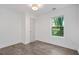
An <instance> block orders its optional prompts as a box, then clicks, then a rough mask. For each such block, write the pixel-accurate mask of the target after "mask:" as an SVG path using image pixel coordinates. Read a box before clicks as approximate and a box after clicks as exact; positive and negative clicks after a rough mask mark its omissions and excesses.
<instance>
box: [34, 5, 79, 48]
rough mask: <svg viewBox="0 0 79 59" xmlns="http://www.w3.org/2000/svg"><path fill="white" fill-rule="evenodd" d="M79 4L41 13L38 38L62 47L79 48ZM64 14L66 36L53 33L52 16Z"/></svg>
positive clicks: (38, 23)
mask: <svg viewBox="0 0 79 59" xmlns="http://www.w3.org/2000/svg"><path fill="white" fill-rule="evenodd" d="M78 9H79V6H78V5H71V6H68V7H64V8H62V9H58V10H55V11H50V12H48V13H46V14H41V15H40V16H39V17H38V18H37V20H36V26H35V30H36V32H35V33H36V34H35V38H36V40H40V41H43V42H47V43H51V44H55V45H59V46H62V47H66V48H70V49H74V50H78V49H79V43H78V42H79V20H78V18H79V14H78V13H79V10H78ZM60 15H64V37H57V36H52V35H51V17H54V16H60Z"/></svg>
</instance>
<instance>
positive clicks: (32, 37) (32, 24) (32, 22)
mask: <svg viewBox="0 0 79 59" xmlns="http://www.w3.org/2000/svg"><path fill="white" fill-rule="evenodd" d="M30 41H31V42H33V41H35V19H34V18H30Z"/></svg>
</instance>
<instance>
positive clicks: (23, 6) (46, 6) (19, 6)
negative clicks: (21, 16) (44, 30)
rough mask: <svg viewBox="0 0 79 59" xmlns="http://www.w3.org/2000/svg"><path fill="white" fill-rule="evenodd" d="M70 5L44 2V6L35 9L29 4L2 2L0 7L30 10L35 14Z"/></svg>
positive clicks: (24, 11)
mask: <svg viewBox="0 0 79 59" xmlns="http://www.w3.org/2000/svg"><path fill="white" fill-rule="evenodd" d="M66 6H69V4H43V7H42V8H39V10H37V11H33V10H32V9H31V6H29V4H1V5H0V7H5V8H8V9H11V10H14V11H18V12H23V13H26V12H30V13H32V14H34V15H39V14H44V13H47V12H49V11H52V8H56V9H60V8H64V7H66Z"/></svg>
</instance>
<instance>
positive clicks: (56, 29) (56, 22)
mask: <svg viewBox="0 0 79 59" xmlns="http://www.w3.org/2000/svg"><path fill="white" fill-rule="evenodd" d="M52 35H53V36H62V37H63V36H64V16H56V17H53V18H52Z"/></svg>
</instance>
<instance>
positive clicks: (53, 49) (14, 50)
mask: <svg viewBox="0 0 79 59" xmlns="http://www.w3.org/2000/svg"><path fill="white" fill-rule="evenodd" d="M0 55H78V53H77V51H75V50H71V49H68V48H63V47H60V46H56V45H53V44H48V43H44V42H41V41H35V42H32V43H30V44H27V45H24V44H22V43H19V44H16V45H12V46H9V47H5V48H2V49H0Z"/></svg>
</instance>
